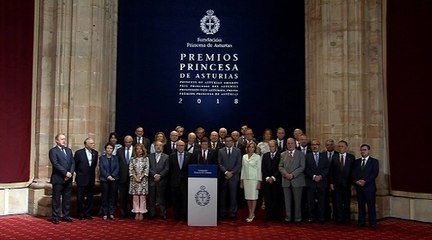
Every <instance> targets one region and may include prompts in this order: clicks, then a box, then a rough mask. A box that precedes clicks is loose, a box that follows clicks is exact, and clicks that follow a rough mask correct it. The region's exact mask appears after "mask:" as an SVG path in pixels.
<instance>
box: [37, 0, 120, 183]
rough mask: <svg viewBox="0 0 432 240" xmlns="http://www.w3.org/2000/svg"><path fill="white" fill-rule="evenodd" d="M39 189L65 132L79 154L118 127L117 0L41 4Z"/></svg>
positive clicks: (55, 0) (54, 0)
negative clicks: (86, 143)
mask: <svg viewBox="0 0 432 240" xmlns="http://www.w3.org/2000/svg"><path fill="white" fill-rule="evenodd" d="M37 6H39V7H38V8H37V9H35V11H37V13H38V16H39V22H38V23H36V24H38V29H39V32H38V34H39V36H38V39H36V41H38V45H39V47H38V52H37V53H36V54H37V58H36V59H37V62H36V64H38V66H37V80H36V81H37V88H38V89H37V91H36V92H37V94H38V95H37V97H36V98H37V100H36V103H35V104H36V109H37V110H36V116H34V118H35V121H36V127H35V128H36V146H35V155H36V157H35V158H36V159H35V161H36V164H35V166H36V167H35V168H36V169H35V177H36V183H35V185H44V183H45V182H47V181H48V179H49V177H50V174H51V164H50V162H49V159H48V151H49V149H50V148H51V147H52V146H54V144H55V143H54V136H55V135H56V134H57V133H59V132H61V133H65V134H66V136H67V139H68V145H69V147H70V148H72V150H73V151H76V150H77V149H79V148H82V147H83V141H84V139H85V138H86V137H93V138H94V139H95V141H96V148H97V150H98V151H99V152H101V151H102V147H103V145H104V144H105V143H106V142H107V137H108V133H109V132H110V131H112V130H113V129H114V120H115V118H114V116H115V89H116V86H115V84H116V52H117V45H116V44H117V0H62V1H58V0H39V1H38V4H37Z"/></svg>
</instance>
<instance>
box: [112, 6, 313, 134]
mask: <svg viewBox="0 0 432 240" xmlns="http://www.w3.org/2000/svg"><path fill="white" fill-rule="evenodd" d="M210 9H211V10H213V14H212V15H209V14H208V13H207V11H208V10H210ZM208 16H216V17H217V20H218V23H219V24H218V25H219V28H218V29H216V30H217V31H215V32H214V33H213V34H207V33H206V30H207V32H208V31H210V30H213V31H214V30H215V28H214V27H215V26H216V21H215V19H214V18H211V19H210V20H209V17H208ZM202 19H203V20H204V24H205V25H204V27H207V29H204V30H203V29H201V26H200V23H201V20H202ZM118 21H119V23H118V24H119V25H118V47H117V49H118V62H117V74H118V76H117V98H116V99H117V100H116V101H117V105H116V131H117V132H118V133H119V134H120V136H124V135H125V134H132V133H133V132H134V129H135V127H136V126H137V125H142V126H143V127H144V130H145V132H146V136H148V137H149V138H150V139H153V136H154V133H155V132H157V131H163V132H165V133H167V134H168V133H169V132H170V131H171V130H173V129H174V127H175V126H176V125H182V126H184V127H185V129H186V133H187V132H190V131H193V130H194V129H195V128H196V127H198V126H202V127H204V128H205V129H206V132H207V133H209V132H210V131H211V130H217V129H218V128H219V127H222V126H223V127H226V128H227V129H228V131H230V132H231V131H232V130H239V129H240V126H241V125H242V124H243V123H247V124H248V125H249V126H250V127H252V128H253V129H254V131H255V135H256V136H257V138H258V139H260V138H261V132H262V131H263V129H264V128H267V127H269V128H272V129H274V130H275V129H276V128H277V127H279V126H282V127H284V128H285V129H286V130H287V132H288V134H291V133H292V130H293V129H294V128H297V127H299V128H303V129H304V124H305V123H304V122H305V66H304V65H305V58H304V56H305V54H304V42H305V39H304V1H302V0H296V1H286V0H285V1H282V0H281V1H259V0H250V1H239V0H229V1H221V0H214V1H210V0H201V1H192V0H182V1H150V0H128V1H119V18H118ZM207 23H211V24H207ZM210 27H212V28H210ZM208 43H210V44H212V46H209V45H208ZM203 44H204V45H203ZM206 54H207V55H206ZM212 54H213V55H212ZM218 54H220V55H218ZM185 56H186V57H185ZM206 56H207V58H209V57H212V58H210V59H207V60H206V59H205V57H206ZM217 56H220V57H221V58H222V59H217ZM201 57H203V59H201ZM223 57H225V59H223ZM182 64H184V65H182ZM187 64H191V65H190V67H191V68H189V70H188V67H187V66H188V65H187ZM201 64H203V65H204V67H208V69H203V66H202V65H201ZM211 64H214V65H212V66H210V65H211ZM219 64H222V68H219V67H220V66H219ZM227 65H229V66H228V67H227ZM234 65H236V67H234ZM212 67H215V68H212ZM210 68H211V69H210ZM233 68H235V69H234V70H233ZM187 73H189V74H190V78H188V79H186V78H182V77H181V76H180V74H184V75H185V74H187ZM202 73H204V74H207V73H210V74H212V73H216V76H217V77H216V79H214V78H213V77H210V78H207V77H205V78H204V79H197V74H198V75H200V74H202ZM219 74H222V75H219ZM184 75H183V76H184ZM206 76H208V75H206ZM198 77H199V76H198ZM183 81H187V84H182V83H184V82H183ZM191 81H195V84H193V83H192V84H191ZM198 81H203V82H206V81H216V82H217V86H213V85H212V84H210V85H207V86H205V83H201V85H200V84H199V82H198ZM197 85H198V86H197ZM225 85H227V86H225ZM213 87H216V88H217V89H221V90H225V89H226V88H225V87H229V88H232V89H234V91H235V92H234V96H222V95H219V96H214V95H206V94H204V95H199V94H200V93H199V91H200V90H199V89H202V88H205V89H207V90H204V91H212V90H209V89H213ZM182 89H183V90H182ZM195 90H196V92H194V91H195ZM182 91H186V92H188V93H191V91H192V92H194V93H193V94H198V95H192V96H191V95H181V92H182ZM201 94H202V93H201Z"/></svg>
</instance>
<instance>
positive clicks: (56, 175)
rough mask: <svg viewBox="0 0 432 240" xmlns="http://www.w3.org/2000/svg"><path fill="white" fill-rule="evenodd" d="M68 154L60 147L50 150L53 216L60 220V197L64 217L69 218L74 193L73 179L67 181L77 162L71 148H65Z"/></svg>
mask: <svg viewBox="0 0 432 240" xmlns="http://www.w3.org/2000/svg"><path fill="white" fill-rule="evenodd" d="M64 150H65V152H66V154H65V153H64V152H63V151H62V150H61V148H60V147H59V146H55V147H53V148H51V149H50V150H49V159H50V162H51V164H52V174H51V184H52V191H53V192H52V216H53V219H54V220H58V218H59V214H58V209H59V206H60V196H61V197H62V217H63V218H69V217H70V216H69V209H70V197H71V192H72V178H69V179H65V177H66V173H67V172H70V173H73V172H74V169H75V161H74V158H73V153H72V150H71V149H70V148H67V147H66V148H64Z"/></svg>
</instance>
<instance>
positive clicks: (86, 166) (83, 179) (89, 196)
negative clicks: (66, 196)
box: [74, 138, 98, 220]
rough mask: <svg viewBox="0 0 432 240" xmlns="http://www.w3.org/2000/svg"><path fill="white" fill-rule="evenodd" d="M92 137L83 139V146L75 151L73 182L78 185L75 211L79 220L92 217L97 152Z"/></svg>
mask: <svg viewBox="0 0 432 240" xmlns="http://www.w3.org/2000/svg"><path fill="white" fill-rule="evenodd" d="M94 148H95V142H94V140H93V139H92V138H86V139H85V140H84V148H82V149H80V150H78V151H76V152H75V157H74V158H75V172H76V176H75V182H76V184H77V186H78V196H77V213H78V218H79V219H80V220H83V219H92V216H91V213H92V209H93V195H94V188H95V179H96V165H97V161H98V152H97V151H96V150H95V149H94Z"/></svg>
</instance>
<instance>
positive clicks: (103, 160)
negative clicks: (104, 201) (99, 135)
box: [99, 155, 120, 182]
mask: <svg viewBox="0 0 432 240" xmlns="http://www.w3.org/2000/svg"><path fill="white" fill-rule="evenodd" d="M110 163H111V168H110ZM119 171H120V167H119V161H118V158H117V157H116V155H112V156H111V160H108V158H107V156H106V155H102V156H100V158H99V180H100V181H101V182H106V181H108V179H107V178H108V176H111V177H113V178H114V179H115V180H118V178H119Z"/></svg>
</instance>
